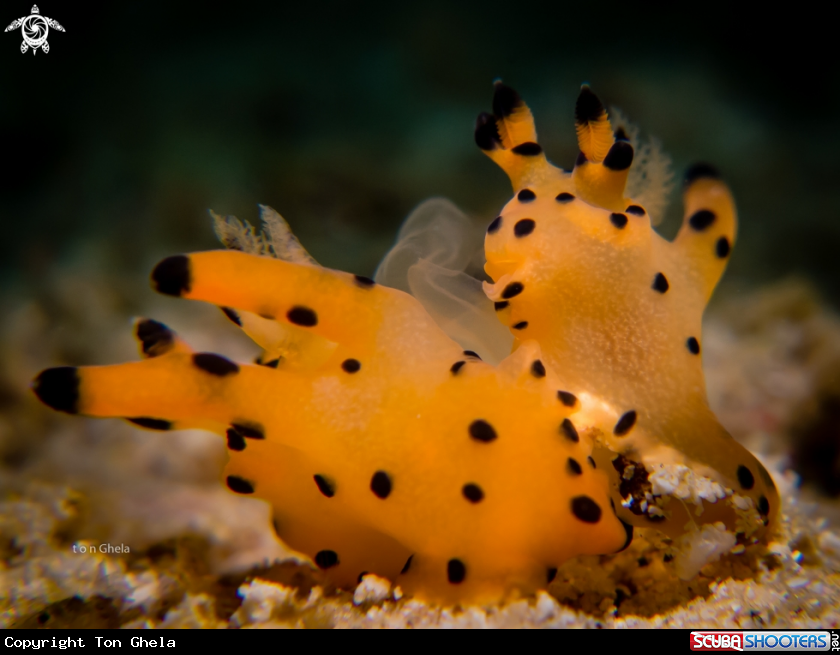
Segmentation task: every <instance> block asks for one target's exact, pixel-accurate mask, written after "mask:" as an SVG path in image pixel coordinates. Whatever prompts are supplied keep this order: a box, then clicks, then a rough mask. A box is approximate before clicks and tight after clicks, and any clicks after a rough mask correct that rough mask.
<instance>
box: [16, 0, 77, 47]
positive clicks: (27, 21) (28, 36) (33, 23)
mask: <svg viewBox="0 0 840 655" xmlns="http://www.w3.org/2000/svg"><path fill="white" fill-rule="evenodd" d="M18 27H19V28H20V31H21V33H22V34H23V43H21V44H20V51H21V52H23V53H25V52H26V51H27V50H29V48H32V54H33V55H34V54H35V53H36V52H38V48H41V50H43V51H44V52H45V53H46V52H49V51H50V44H49V43H47V34H49V33H50V28H53V29H54V30H58V31H59V32H63V31H64V28H63V27H62V26H61V25H59V24H58V21H55V20H53V19H52V18H47V17H46V16H42V15H41V12H40V11H39V10H38V5H32V13H31V14H30V15H29V16H24V17H23V18H18V19H17V20H13V21H12V22H11V24H10V25H9V26H8V27H7V28H6V30H5V31H6V32H11V31H12V30H16V29H17V28H18Z"/></svg>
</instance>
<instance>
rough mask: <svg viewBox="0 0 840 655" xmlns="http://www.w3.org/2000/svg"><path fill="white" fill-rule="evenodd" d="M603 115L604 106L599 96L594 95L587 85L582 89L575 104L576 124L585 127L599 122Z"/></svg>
mask: <svg viewBox="0 0 840 655" xmlns="http://www.w3.org/2000/svg"><path fill="white" fill-rule="evenodd" d="M603 113H604V105H602V104H601V101H600V100H599V99H598V96H596V95H595V94H594V93H592V90H591V89H590V88H589V87H588V86H587V85H585V84H584V85H583V86H582V87H580V94H579V95H578V97H577V102H575V123H577V124H578V125H583V124H584V123H589V122H591V121H595V120H598V118H600V116H601V114H603Z"/></svg>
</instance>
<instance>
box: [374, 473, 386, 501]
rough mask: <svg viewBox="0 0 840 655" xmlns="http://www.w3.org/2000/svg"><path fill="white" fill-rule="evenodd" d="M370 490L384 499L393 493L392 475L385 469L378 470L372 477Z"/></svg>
mask: <svg viewBox="0 0 840 655" xmlns="http://www.w3.org/2000/svg"><path fill="white" fill-rule="evenodd" d="M370 490H371V491H372V492H373V495H374V496H376V497H377V498H382V499H383V500H384V499H385V498H387V497H388V496H390V495H391V477H390V476H389V475H388V474H387V473H386V472H385V471H377V472H376V473H374V474H373V477H372V478H371V479H370Z"/></svg>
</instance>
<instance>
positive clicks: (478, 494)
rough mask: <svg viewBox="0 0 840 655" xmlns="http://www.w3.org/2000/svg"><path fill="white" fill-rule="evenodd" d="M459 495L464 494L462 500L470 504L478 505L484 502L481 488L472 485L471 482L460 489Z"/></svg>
mask: <svg viewBox="0 0 840 655" xmlns="http://www.w3.org/2000/svg"><path fill="white" fill-rule="evenodd" d="M461 493H462V494H464V498H466V499H467V500H468V501H470V502H471V503H479V502H481V501H482V500H484V492H483V491H482V490H481V487H479V486H478V485H477V484H473V483H472V482H470V483H469V484H465V485H464V487H463V488H462V489H461Z"/></svg>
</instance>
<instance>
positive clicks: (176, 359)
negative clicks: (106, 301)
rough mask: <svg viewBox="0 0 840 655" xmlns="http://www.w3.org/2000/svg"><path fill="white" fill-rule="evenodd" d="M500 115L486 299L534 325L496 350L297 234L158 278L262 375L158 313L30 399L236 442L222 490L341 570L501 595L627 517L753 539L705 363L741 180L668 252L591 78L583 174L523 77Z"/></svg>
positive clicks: (716, 189)
mask: <svg viewBox="0 0 840 655" xmlns="http://www.w3.org/2000/svg"><path fill="white" fill-rule="evenodd" d="M494 111H495V112H496V116H490V115H488V114H483V115H482V116H481V117H480V118H479V122H478V126H477V130H476V140H477V142H478V144H479V145H480V146H481V147H482V148H484V150H485V151H487V153H488V154H489V155H490V156H491V157H492V158H493V159H494V160H495V161H497V163H499V164H500V165H501V166H502V167H503V168H504V169H505V170H506V171H507V172H508V173H509V175H510V177H511V179H512V181H513V184H514V189H515V191H516V196H515V197H514V199H513V200H512V201H511V202H510V203H509V204H508V205H507V206H506V207H505V208H504V210H503V211H502V213H501V215H500V216H499V217H498V218H496V219H495V220H494V221H493V222H492V223H491V225H490V228H489V229H488V234H487V237H486V254H487V265H486V270H487V272H488V274H489V275H490V276H491V277H492V278H493V279H494V280H495V283H494V284H487V285H486V291H487V294H488V296H489V297H490V300H486V299H485V300H482V302H484V303H486V304H488V306H491V307H492V303H491V301H492V302H494V303H495V309H496V310H497V311H496V316H497V317H499V318H501V319H502V320H503V322H504V323H505V324H506V325H508V326H510V328H511V331H512V332H513V333H514V335H515V337H516V338H515V341H514V347H513V352H512V353H511V354H510V355H509V356H507V357H506V358H504V359H503V360H502V361H501V362H500V363H499V364H498V365H496V366H494V365H491V364H489V363H485V362H484V361H482V359H481V357H480V356H479V355H480V353H476V352H472V351H471V350H464V349H463V346H461V345H459V344H458V343H456V341H454V340H453V339H452V338H450V336H448V335H447V334H446V333H445V332H444V331H443V330H442V329H441V328H440V327H439V326H438V325H437V324H436V323H435V321H434V320H433V319H432V317H431V316H430V314H429V313H428V312H427V311H426V310H425V309H424V307H423V306H422V305H421V304H420V302H418V300H416V299H415V298H413V297H412V296H411V295H409V294H406V293H403V292H402V291H398V290H396V289H392V288H388V287H386V286H383V285H381V284H376V283H374V282H373V281H372V280H370V279H368V278H364V277H360V276H354V275H350V274H347V273H341V272H337V271H331V270H328V269H325V268H322V267H320V266H318V265H317V263H316V262H314V260H312V259H311V258H310V257H309V256H308V255H307V254H306V253H305V251H303V249H302V248H301V247H300V246H299V244H297V241H296V240H295V239H294V237H293V236H292V235H291V234H290V233H287V234H285V235H283V236H282V239H281V240H283V241H284V243H283V244H282V248H280V250H282V252H280V251H278V249H277V242H275V251H274V252H272V253H269V254H273V255H274V256H273V257H272V256H265V253H263V254H262V255H259V254H248V253H244V252H235V251H230V250H229V251H218V252H205V253H196V254H191V255H179V256H175V257H170V258H168V259H165V260H164V261H163V262H161V263H160V264H158V266H157V267H156V268H155V270H154V272H153V274H152V282H153V286H154V287H155V288H156V289H157V290H158V291H160V292H161V293H164V294H168V295H171V296H178V297H183V298H187V299H193V300H201V301H206V302H210V303H214V304H216V305H218V306H219V307H220V308H221V309H222V310H223V311H224V312H225V314H226V315H227V316H228V318H229V319H230V320H231V321H233V322H234V323H235V324H237V325H238V326H239V327H241V328H242V330H243V331H245V333H246V334H248V336H250V337H251V338H252V339H253V340H254V341H255V342H256V343H257V344H258V345H260V346H261V347H262V348H263V351H264V352H263V355H262V356H261V358H260V360H259V364H258V365H251V364H237V363H234V362H232V361H230V360H228V359H226V358H224V357H222V356H220V355H216V354H212V353H196V352H193V351H192V349H191V348H190V347H189V346H188V345H187V344H186V343H185V342H184V341H182V340H181V339H180V338H179V337H177V335H175V333H174V332H172V331H171V330H170V329H169V328H167V327H166V326H164V325H162V324H160V323H157V322H155V321H151V320H143V321H140V322H139V323H137V325H136V336H137V338H138V340H139V341H140V346H141V354H142V355H143V357H144V359H143V360H142V361H140V362H134V363H127V364H120V365H115V366H101V367H80V368H75V367H61V368H54V369H48V370H46V371H44V372H42V373H41V374H40V375H39V376H38V377H37V378H36V380H35V381H34V383H33V388H34V391H35V393H36V394H37V395H38V397H39V398H40V399H41V400H42V401H44V402H45V403H46V404H47V405H49V406H50V407H52V408H54V409H57V410H61V411H65V412H69V413H74V414H83V415H88V416H99V417H121V418H125V419H128V420H130V421H132V422H133V423H135V424H136V425H139V426H140V427H143V428H146V429H157V430H170V429H179V428H203V429H206V430H209V431H212V432H216V433H217V434H219V435H221V436H222V437H223V438H225V439H226V442H227V447H228V451H229V455H230V458H229V462H228V464H227V466H226V468H225V471H224V479H225V482H226V484H227V486H228V487H229V488H230V489H231V490H232V491H233V492H235V493H238V494H245V495H253V496H255V497H259V498H263V499H266V500H267V501H269V502H270V503H271V505H272V508H273V517H274V526H275V529H276V531H277V534H278V535H279V537H280V538H281V539H283V540H284V541H285V542H286V543H287V544H289V545H290V546H291V547H292V548H294V549H296V550H299V551H300V552H303V553H305V554H306V555H308V556H309V557H311V558H312V560H313V561H314V563H315V564H316V565H317V566H318V567H319V568H321V569H323V570H324V571H325V572H326V573H325V574H326V575H327V576H328V577H329V578H331V580H332V581H334V582H335V583H337V584H339V585H352V584H354V583H355V582H356V581H357V579H358V578H359V577H360V575H362V574H363V573H366V572H370V573H377V574H379V575H383V576H386V577H388V578H390V579H392V580H395V581H396V582H397V583H398V584H400V586H401V587H402V588H403V589H404V591H406V592H407V593H409V594H414V595H415V596H417V597H419V598H424V599H428V600H433V601H439V602H485V603H489V602H495V601H498V600H500V599H503V598H505V597H507V596H509V595H511V594H516V593H530V592H532V591H534V590H535V589H537V588H540V587H543V586H545V585H546V584H547V583H548V582H550V581H551V579H552V578H553V576H554V574H555V573H556V570H557V567H558V566H559V565H560V564H561V563H562V562H564V561H565V560H567V559H569V558H571V557H574V556H576V555H580V554H607V553H614V552H616V551H619V550H621V549H622V548H623V547H625V546H626V545H627V544H628V543H629V541H630V538H631V537H632V528H631V527H630V524H631V523H632V524H636V525H641V526H645V527H657V528H660V529H662V530H664V531H665V532H667V533H668V534H670V535H672V536H678V535H682V534H684V533H686V532H691V531H692V530H696V526H697V524H699V523H715V522H718V521H722V522H723V523H724V524H725V526H726V527H727V528H728V529H729V530H730V532H731V534H732V535H733V536H732V543H733V544H734V543H735V538H736V537H735V536H734V535H736V534H737V535H738V538H740V539H741V540H742V541H743V542H747V541H748V540H754V539H756V538H758V537H759V536H761V534H763V532H764V531H765V530H766V526H767V524H768V523H769V522H770V521H771V520H772V519H773V517H774V515H775V513H776V512H777V511H778V497H777V495H776V492H775V488H774V487H773V484H772V480H770V478H769V476H768V475H767V472H766V471H765V470H764V468H763V467H762V466H761V465H760V463H759V462H758V461H757V460H756V459H755V458H754V457H753V456H752V455H751V454H749V453H748V452H747V451H746V450H745V449H744V448H742V447H741V446H739V445H738V444H737V443H736V442H735V441H734V440H733V439H732V438H731V437H729V435H728V434H727V433H726V432H725V431H724V430H723V428H722V427H720V425H719V424H718V423H717V421H716V420H715V418H714V416H713V415H712V414H711V412H710V410H709V409H708V406H707V404H706V399H705V390H704V382H703V375H702V369H701V365H700V355H699V353H700V347H701V343H702V340H701V335H700V318H701V315H702V311H703V307H704V306H705V304H706V301H707V300H708V298H709V296H710V294H711V292H712V289H713V287H714V284H715V282H716V281H717V279H718V278H719V276H720V274H721V273H722V271H723V267H724V265H725V258H726V255H728V252H729V248H730V247H731V245H732V243H733V242H734V238H735V213H734V208H733V206H732V201H731V198H730V196H729V193H728V191H727V190H726V187H725V186H724V185H723V184H722V183H721V182H720V181H719V180H718V179H716V178H715V177H714V176H713V175H711V174H710V173H711V171H710V170H709V169H697V170H698V171H699V174H698V175H695V176H694V178H695V179H692V180H691V181H690V184H689V185H688V187H687V189H686V203H687V208H688V214H687V216H688V218H687V219H686V226H685V227H684V228H683V231H682V232H681V233H680V235H679V236H678V238H677V239H676V241H675V242H674V243H668V242H666V241H664V240H662V239H661V238H660V237H658V236H657V235H656V233H655V232H654V231H653V230H652V229H651V226H650V222H649V220H648V217H647V215H646V213H645V210H644V208H643V207H641V206H639V205H636V204H634V203H633V201H632V199H628V198H624V197H623V192H624V180H625V179H626V176H627V169H628V168H629V166H630V164H631V161H632V156H633V150H632V148H631V147H630V146H629V144H627V143H626V142H625V141H623V140H622V139H618V140H617V141H615V142H614V137H613V133H612V129H611V126H610V124H609V121H608V120H607V118H606V114H605V112H603V110H602V109H601V106H600V103H598V102H597V99H595V98H594V96H592V95H591V93H590V92H589V91H588V89H584V92H583V94H582V96H581V100H580V101H579V103H578V136H579V142H580V145H581V152H582V155H581V157H580V158H579V160H578V164H577V165H576V167H575V170H574V172H573V173H571V174H569V173H565V172H563V171H562V170H560V169H556V168H554V167H552V166H551V165H549V164H548V162H547V161H546V159H545V157H544V155H543V154H542V150H541V148H540V147H539V146H538V145H537V142H536V133H535V130H534V125H533V120H532V118H531V115H530V111H529V110H528V109H527V107H525V105H524V103H522V102H521V100H520V99H519V97H518V96H517V95H516V94H515V92H513V91H512V90H510V89H509V88H507V87H504V86H503V85H501V84H498V85H497V86H496V97H495V99H494ZM722 244H725V246H724V245H722ZM724 251H725V252H724ZM472 282H475V284H477V282H476V281H475V280H472ZM476 315H479V314H476ZM482 315H487V313H486V312H485V313H484V314H482ZM493 320H495V319H493ZM461 327H463V326H461ZM487 334H492V331H488V332H487ZM669 485H670V486H669ZM686 490H688V493H685V491H686ZM715 501H717V502H715ZM692 502H694V503H695V506H694V507H693V508H691V507H690V503H692ZM698 509H702V510H703V511H702V513H701V514H700V515H697V512H696V510H698Z"/></svg>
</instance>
